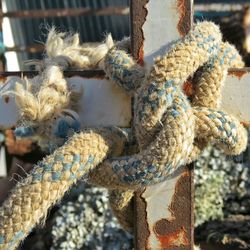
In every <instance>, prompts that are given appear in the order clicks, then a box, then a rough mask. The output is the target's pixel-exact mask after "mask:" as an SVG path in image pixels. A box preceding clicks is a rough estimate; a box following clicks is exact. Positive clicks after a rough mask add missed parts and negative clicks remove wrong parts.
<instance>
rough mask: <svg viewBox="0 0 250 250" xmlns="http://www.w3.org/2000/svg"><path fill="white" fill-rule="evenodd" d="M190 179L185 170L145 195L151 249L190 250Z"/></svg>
mask: <svg viewBox="0 0 250 250" xmlns="http://www.w3.org/2000/svg"><path fill="white" fill-rule="evenodd" d="M191 178H192V176H191V173H190V171H189V170H188V169H187V168H185V170H183V169H182V170H180V171H179V172H178V173H175V175H174V176H171V177H170V178H169V179H168V180H166V181H165V182H163V183H159V184H157V185H154V186H151V187H149V188H147V189H146V190H145V192H143V193H142V195H141V197H142V198H143V199H144V200H145V202H146V204H147V207H146V212H147V218H148V220H147V223H148V227H149V230H150V235H149V238H148V243H147V248H148V249H165V248H167V249H187V248H185V247H187V246H190V242H192V236H191V233H190V232H189V230H190V229H191V228H190V227H191V225H192V215H191V213H190V207H191V206H192V203H191V202H192V197H191V192H190V190H191V181H192V180H191ZM156 204H158V206H157V211H156ZM183 204H184V206H183ZM171 247H172V248H171ZM176 247H178V248H176Z"/></svg>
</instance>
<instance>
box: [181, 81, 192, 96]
mask: <svg viewBox="0 0 250 250" xmlns="http://www.w3.org/2000/svg"><path fill="white" fill-rule="evenodd" d="M183 91H184V93H185V94H186V95H187V96H188V97H191V96H193V94H194V85H193V83H192V82H191V81H190V80H187V81H186V82H185V83H184V84H183Z"/></svg>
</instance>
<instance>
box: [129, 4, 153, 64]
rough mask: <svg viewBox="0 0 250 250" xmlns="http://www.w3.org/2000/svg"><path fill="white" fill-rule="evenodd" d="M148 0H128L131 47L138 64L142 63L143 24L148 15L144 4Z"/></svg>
mask: <svg viewBox="0 0 250 250" xmlns="http://www.w3.org/2000/svg"><path fill="white" fill-rule="evenodd" d="M148 2H149V0H131V1H130V24H131V38H132V39H131V41H132V44H131V48H132V54H133V57H134V58H135V59H136V60H137V61H138V63H139V64H141V65H143V63H144V45H143V43H144V39H145V37H144V34H143V29H142V27H143V25H144V23H145V21H146V17H147V15H148V10H147V8H146V4H147V3H148Z"/></svg>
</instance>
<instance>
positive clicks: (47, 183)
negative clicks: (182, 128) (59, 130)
mask: <svg viewBox="0 0 250 250" xmlns="http://www.w3.org/2000/svg"><path fill="white" fill-rule="evenodd" d="M124 142H125V137H124V135H123V134H122V133H121V131H119V130H116V129H100V130H92V129H89V130H85V131H82V132H81V133H79V134H75V135H74V136H73V137H72V138H71V139H70V140H69V141H68V142H67V143H66V144H65V145H64V146H62V147H60V148H59V149H57V150H56V151H55V152H54V153H53V154H52V155H49V156H47V157H46V158H45V159H44V160H43V161H42V162H40V163H38V165H37V166H36V167H35V168H34V170H33V171H32V172H31V174H30V175H29V176H28V177H27V178H26V179H24V180H23V182H21V183H18V185H17V186H16V187H15V189H14V190H13V191H12V193H11V195H10V196H9V198H8V199H7V200H6V201H5V202H4V204H3V206H2V207H1V209H0V239H1V241H0V249H2V250H5V249H8V250H9V249H14V248H15V247H16V246H17V245H18V244H19V242H20V241H21V240H22V239H24V238H25V236H26V235H27V234H28V233H29V232H30V231H31V229H32V228H33V227H34V226H35V225H36V224H37V223H38V222H39V221H41V220H42V219H43V218H45V217H46V214H47V211H48V209H49V208H50V207H51V206H52V205H53V204H55V203H56V202H57V201H58V200H60V199H61V198H62V196H63V195H64V193H65V192H66V191H67V190H68V189H69V188H70V187H71V186H72V184H74V183H75V182H76V181H77V180H79V179H80V178H82V177H83V176H84V175H86V174H88V172H89V171H90V169H91V168H94V167H95V166H97V165H98V164H99V163H101V162H102V161H103V160H104V159H105V158H106V157H107V155H110V154H120V153H121V151H122V150H123V146H124Z"/></svg>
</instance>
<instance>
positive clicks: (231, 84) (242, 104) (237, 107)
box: [221, 72, 250, 124]
mask: <svg viewBox="0 0 250 250" xmlns="http://www.w3.org/2000/svg"><path fill="white" fill-rule="evenodd" d="M221 109H222V110H224V111H226V112H227V113H228V114H232V115H234V116H235V117H236V118H238V119H239V120H240V121H242V122H245V123H248V124H250V72H247V73H245V74H244V75H242V76H241V77H240V78H239V77H237V76H234V75H229V76H228V77H227V80H226V82H225V85H224V86H223V89H222V102H221Z"/></svg>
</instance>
